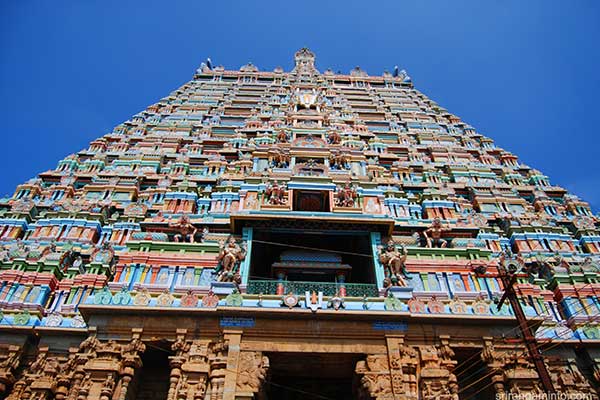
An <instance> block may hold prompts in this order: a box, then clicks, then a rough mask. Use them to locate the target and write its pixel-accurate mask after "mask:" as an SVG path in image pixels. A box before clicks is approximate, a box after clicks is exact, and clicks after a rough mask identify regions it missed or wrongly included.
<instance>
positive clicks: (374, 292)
mask: <svg viewBox="0 0 600 400" xmlns="http://www.w3.org/2000/svg"><path fill="white" fill-rule="evenodd" d="M307 291H308V292H313V291H315V292H323V295H324V296H335V295H336V294H338V295H339V294H341V293H343V292H344V291H345V295H346V296H349V297H364V296H367V297H377V296H378V295H379V292H378V289H377V285H376V284H371V283H335V282H309V281H277V280H250V281H248V286H247V288H246V292H247V293H248V294H288V293H290V292H291V293H293V294H296V295H303V294H304V293H305V292H307Z"/></svg>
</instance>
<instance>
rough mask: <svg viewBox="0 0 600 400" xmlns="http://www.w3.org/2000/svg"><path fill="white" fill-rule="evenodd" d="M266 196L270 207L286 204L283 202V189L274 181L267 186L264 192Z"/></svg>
mask: <svg viewBox="0 0 600 400" xmlns="http://www.w3.org/2000/svg"><path fill="white" fill-rule="evenodd" d="M265 194H266V195H267V201H268V203H269V204H272V205H283V204H285V203H286V201H285V187H284V186H280V185H279V182H277V181H275V183H271V184H269V185H268V186H267V190H266V191H265Z"/></svg>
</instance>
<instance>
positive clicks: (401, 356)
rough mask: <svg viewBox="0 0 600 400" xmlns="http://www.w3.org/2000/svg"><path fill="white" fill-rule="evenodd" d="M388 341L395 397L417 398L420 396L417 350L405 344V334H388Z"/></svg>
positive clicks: (405, 399) (402, 398)
mask: <svg viewBox="0 0 600 400" xmlns="http://www.w3.org/2000/svg"><path fill="white" fill-rule="evenodd" d="M386 341H387V348H388V358H389V366H390V378H391V381H392V391H393V394H394V399H401V400H416V399H417V398H418V396H419V394H418V389H417V368H418V365H419V358H418V354H417V351H416V350H415V349H414V348H412V347H410V346H407V345H406V344H404V337H403V336H388V337H387V338H386Z"/></svg>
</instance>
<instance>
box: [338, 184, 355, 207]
mask: <svg viewBox="0 0 600 400" xmlns="http://www.w3.org/2000/svg"><path fill="white" fill-rule="evenodd" d="M357 198H358V193H356V189H355V188H353V187H351V186H350V184H349V183H346V185H344V187H343V188H338V190H337V192H336V194H335V203H336V205H337V206H338V207H354V206H355V204H356V199H357Z"/></svg>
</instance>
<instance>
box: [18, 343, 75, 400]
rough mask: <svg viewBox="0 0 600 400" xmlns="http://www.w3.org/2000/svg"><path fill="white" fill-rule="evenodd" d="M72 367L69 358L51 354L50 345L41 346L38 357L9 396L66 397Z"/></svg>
mask: <svg viewBox="0 0 600 400" xmlns="http://www.w3.org/2000/svg"><path fill="white" fill-rule="evenodd" d="M70 368H71V362H70V360H69V359H68V358H66V357H64V356H55V355H51V354H49V348H48V347H40V348H39V351H38V355H37V357H36V359H35V360H34V361H33V362H32V363H31V364H30V365H29V367H28V368H27V370H26V372H25V373H24V374H23V377H22V378H21V379H20V380H19V382H18V385H17V384H15V387H14V388H13V393H11V396H9V398H14V399H18V398H35V399H47V398H57V399H64V398H65V395H66V393H67V391H68V385H69V382H70V378H69V369H70ZM17 393H18V394H17Z"/></svg>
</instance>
